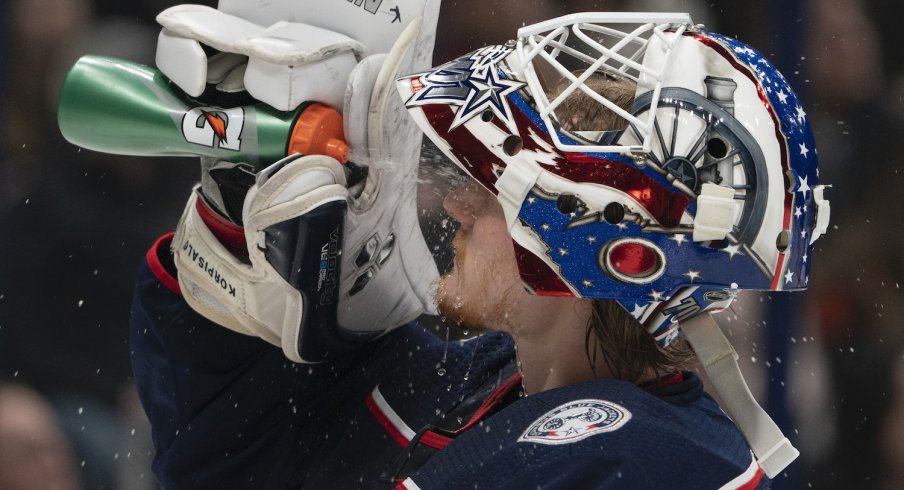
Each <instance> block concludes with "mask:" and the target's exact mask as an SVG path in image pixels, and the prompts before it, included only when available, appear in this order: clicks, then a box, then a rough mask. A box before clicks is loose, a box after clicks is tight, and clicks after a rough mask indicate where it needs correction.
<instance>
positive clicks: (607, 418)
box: [518, 400, 631, 444]
mask: <svg viewBox="0 0 904 490" xmlns="http://www.w3.org/2000/svg"><path fill="white" fill-rule="evenodd" d="M629 420H631V412H629V411H628V410H627V409H625V408H624V407H622V406H621V405H617V404H615V403H612V402H609V401H605V400H575V401H572V402H568V403H566V404H564V405H560V406H558V407H556V408H554V409H552V410H550V411H549V412H546V414H544V415H543V416H542V417H540V418H539V419H537V420H536V421H535V422H534V423H533V424H531V426H530V427H528V429H527V430H526V431H524V434H521V437H519V438H518V442H534V443H537V444H570V443H572V442H575V441H580V440H581V439H586V438H588V437H590V436H592V435H594V434H599V433H601V432H612V431H614V430H618V429H619V428H621V426H623V425H625V423H627V422H628V421H629Z"/></svg>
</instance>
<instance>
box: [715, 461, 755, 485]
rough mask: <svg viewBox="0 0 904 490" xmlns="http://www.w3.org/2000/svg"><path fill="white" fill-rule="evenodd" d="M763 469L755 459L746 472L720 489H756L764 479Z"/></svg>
mask: <svg viewBox="0 0 904 490" xmlns="http://www.w3.org/2000/svg"><path fill="white" fill-rule="evenodd" d="M763 476H764V474H763V469H762V468H760V465H759V463H757V462H756V459H754V460H753V461H752V462H751V463H750V466H748V467H747V470H746V471H744V473H741V474H740V475H738V477H737V478H735V479H734V480H732V481H730V482H728V483H726V484H725V485H722V488H720V489H719V490H755V489H756V488H757V486H758V485H759V484H760V481H762V480H763Z"/></svg>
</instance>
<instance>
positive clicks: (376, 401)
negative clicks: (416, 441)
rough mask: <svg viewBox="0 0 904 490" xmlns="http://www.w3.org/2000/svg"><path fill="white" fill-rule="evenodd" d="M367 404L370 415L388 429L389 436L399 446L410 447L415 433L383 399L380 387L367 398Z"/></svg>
mask: <svg viewBox="0 0 904 490" xmlns="http://www.w3.org/2000/svg"><path fill="white" fill-rule="evenodd" d="M365 403H366V404H367V408H368V409H369V410H370V413H372V414H373V416H374V418H376V419H377V422H379V423H380V425H382V426H383V428H384V429H386V432H387V433H388V434H389V436H390V437H392V439H393V440H394V441H395V442H396V443H397V444H398V445H399V446H402V447H408V443H409V442H411V439H413V438H414V436H415V433H414V431H413V430H411V428H410V427H408V425H407V424H405V422H404V421H403V420H402V418H401V417H399V414H397V413H396V412H395V410H393V409H392V407H390V406H389V404H388V403H386V399H385V398H383V394H382V393H380V387H379V386H377V387H376V388H374V390H373V391H372V392H371V393H370V395H368V396H367V399H366V400H365Z"/></svg>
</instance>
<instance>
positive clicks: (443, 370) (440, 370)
mask: <svg viewBox="0 0 904 490" xmlns="http://www.w3.org/2000/svg"><path fill="white" fill-rule="evenodd" d="M436 374H438V375H440V376H445V375H446V368H444V367H442V366H440V367H439V368H437V370H436Z"/></svg>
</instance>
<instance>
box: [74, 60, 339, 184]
mask: <svg viewBox="0 0 904 490" xmlns="http://www.w3.org/2000/svg"><path fill="white" fill-rule="evenodd" d="M57 119H58V122H59V126H60V130H61V131H62V133H63V136H64V137H65V138H66V140H68V141H69V142H71V143H73V144H75V145H78V146H81V147H83V148H87V149H90V150H95V151H100V152H104V153H113V154H118V155H136V156H207V157H214V158H218V159H221V160H227V161H230V162H237V163H238V162H243V163H247V164H250V165H252V166H253V167H254V168H255V169H258V170H259V169H261V168H264V167H266V166H267V165H269V164H270V163H273V162H275V161H277V160H279V159H281V158H283V157H285V156H286V155H288V154H291V153H304V154H324V155H329V156H332V157H334V158H336V159H337V160H339V161H340V162H342V163H345V161H346V159H347V154H348V146H347V145H346V144H345V142H344V141H343V132H342V118H341V116H340V115H339V113H338V112H337V111H336V110H335V109H332V108H330V107H327V106H325V105H323V104H319V103H310V104H302V105H300V106H299V108H298V109H296V110H294V111H290V112H282V111H278V110H276V109H273V108H272V107H270V106H267V105H265V104H263V103H258V104H253V105H246V106H238V107H232V108H220V107H211V106H203V105H199V104H197V103H195V102H193V101H191V100H189V99H188V98H187V97H184V96H182V95H180V94H177V92H176V91H174V90H173V88H172V87H171V85H170V82H169V81H168V80H167V79H166V77H165V76H164V75H163V74H162V73H160V72H159V71H157V70H155V69H153V68H150V67H148V66H145V65H142V64H139V63H134V62H131V61H126V60H121V59H116V58H110V57H102V56H84V57H82V58H81V59H79V60H78V62H76V64H75V65H74V66H73V67H72V69H71V70H70V71H69V74H68V75H67V76H66V79H65V80H64V82H63V87H62V90H61V92H60V99H59V103H58V106H57Z"/></svg>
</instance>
